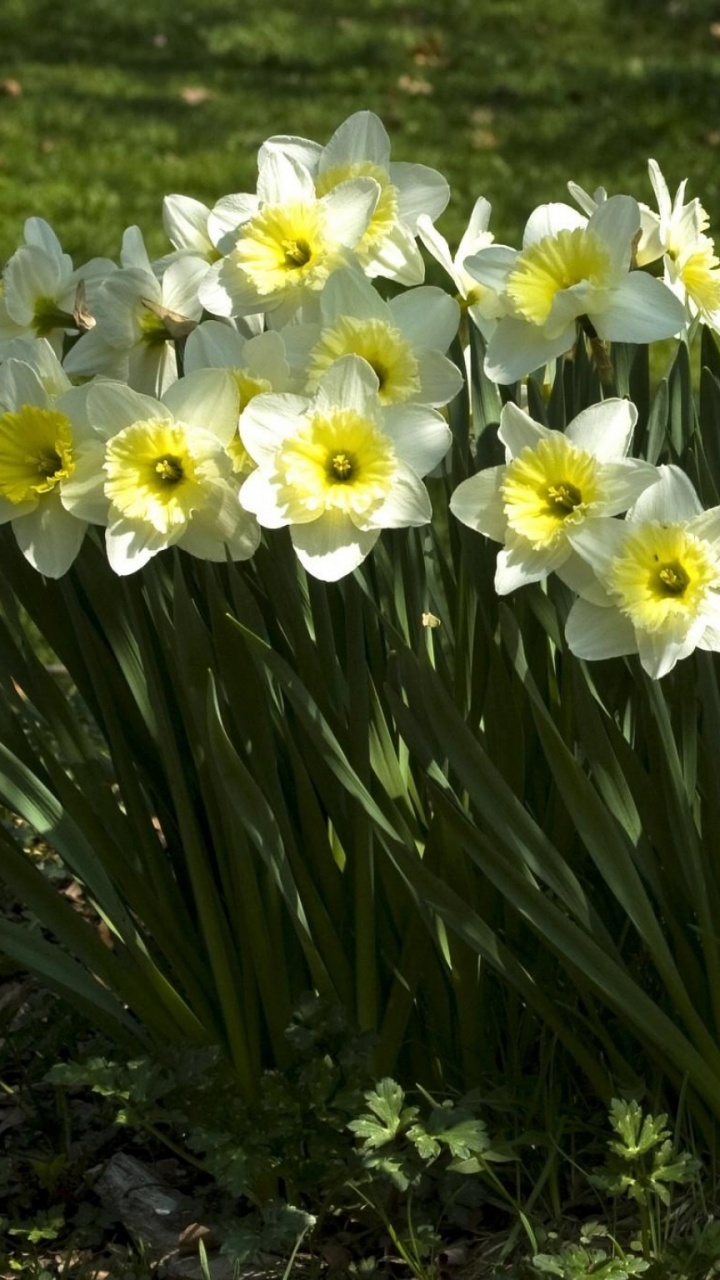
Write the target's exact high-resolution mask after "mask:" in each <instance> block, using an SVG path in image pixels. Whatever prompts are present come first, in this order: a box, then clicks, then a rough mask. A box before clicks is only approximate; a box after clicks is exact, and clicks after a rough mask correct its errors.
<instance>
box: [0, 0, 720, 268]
mask: <svg viewBox="0 0 720 1280" xmlns="http://www.w3.org/2000/svg"><path fill="white" fill-rule="evenodd" d="M0 81H3V85H4V90H5V91H4V92H3V93H2V95H1V96H0V208H1V209H2V218H1V219H0V257H1V258H2V260H4V259H5V258H6V257H7V256H8V255H9V254H10V253H11V252H12V251H13V249H14V248H15V246H16V245H17V243H18V242H19V241H20V239H21V237H22V225H23V221H24V219H25V218H26V217H27V216H29V215H30V214H39V215H42V216H43V217H46V218H47V219H48V220H49V221H50V222H51V223H52V224H53V226H54V227H55V228H56V230H57V231H58V234H59V235H60V237H61V239H62V242H63V246H64V247H65V248H66V249H67V250H68V251H69V252H70V253H72V254H73V255H74V256H75V257H76V258H77V259H82V258H84V257H88V256H91V255H92V254H96V253H102V254H108V255H110V256H112V257H117V253H118V249H119V242H120V237H121V234H122V231H123V229H124V227H125V226H127V225H129V224H131V223H137V224H139V226H140V227H141V228H142V230H143V232H144V233H145V235H146V238H147V241H148V244H149V247H150V250H151V252H153V253H157V254H159V253H161V252H164V251H165V249H166V248H167V244H166V241H165V238H164V235H163V232H162V227H161V222H160V208H161V200H162V196H163V195H164V194H165V193H166V192H170V191H178V192H183V193H186V194H190V195H194V196H196V197H198V198H199V199H202V200H204V201H206V202H207V203H210V204H212V203H213V202H214V201H215V200H216V199H217V198H218V197H219V196H221V195H224V194H227V193H229V192H234V191H243V190H254V186H255V172H256V168H255V155H256V151H257V147H258V145H259V144H260V143H261V142H262V141H263V139H264V138H266V137H267V136H268V135H270V134H272V133H278V132H283V133H285V132H288V133H299V134H302V135H304V136H308V137H313V138H315V139H317V140H318V141H324V140H326V139H327V138H328V137H329V136H330V134H331V133H332V131H333V130H334V128H335V127H336V126H337V125H338V124H339V123H340V122H341V121H342V120H343V119H344V118H345V117H346V116H348V115H349V114H350V113H351V112H353V111H356V110H359V109H361V108H365V107H367V108H371V109H372V110H374V111H376V112H377V113H378V114H379V115H380V116H381V117H382V119H383V120H384V122H385V124H386V126H387V128H388V130H389V131H390V133H391V136H392V140H393V156H394V158H395V159H401V160H416V161H422V162H424V163H426V164H429V165H433V166H434V167H436V168H438V169H440V170H442V172H443V173H445V174H446V176H447V177H448V179H449V181H450V184H451V187H452V192H453V195H452V202H451V205H450V208H449V210H448V211H447V213H446V214H445V215H444V217H443V220H442V222H441V228H442V230H443V231H444V232H445V234H446V235H448V237H449V238H450V239H451V240H454V239H456V238H457V237H458V236H459V235H460V233H461V231H462V230H463V228H464V226H465V223H466V221H467V218H468V215H469V213H470V209H471V207H472V203H473V201H474V200H475V198H476V197H477V196H479V195H484V196H486V197H487V198H488V199H489V200H490V201H491V203H492V204H493V220H492V224H491V225H492V227H493V229H494V230H495V233H496V236H497V238H498V239H500V240H502V241H509V242H511V243H512V242H515V241H516V240H517V238H518V236H519V235H520V232H521V230H522V227H523V225H524V222H525V219H526V218H527V215H528V213H529V212H530V210H531V209H532V208H533V207H534V205H536V204H537V203H540V202H542V201H546V200H562V199H564V198H565V183H566V181H567V179H568V178H574V179H575V180H576V181H579V182H581V183H582V184H584V185H586V186H588V187H590V188H593V187H594V186H595V185H597V184H598V183H603V184H605V185H607V186H608V188H609V189H610V190H611V191H619V190H623V191H631V192H632V193H633V194H636V195H637V196H638V198H640V199H646V200H650V199H651V191H650V187H649V183H648V179H647V168H646V165H647V158H648V156H654V157H655V158H656V159H657V160H658V161H659V163H660V165H661V167H662V168H663V170H664V172H665V173H666V175H667V177H668V180H669V182H670V184H671V186H672V187H673V188H674V186H675V185H676V184H677V183H678V182H679V181H680V179H681V178H683V177H686V176H688V177H689V178H690V180H691V181H690V193H691V194H697V195H699V196H700V197H701V199H702V200H703V202H704V203H705V205H706V207H707V208H708V210H709V212H710V214H711V217H712V220H713V224H714V225H715V226H717V222H718V218H717V215H718V213H719V212H720V3H716V2H713V3H711V2H710V0H632V2H631V0H424V3H417V4H414V3H409V2H408V0H357V2H356V3H355V4H352V3H350V2H349V0H292V3H287V2H280V3H273V2H272V0H126V2H125V3H124V4H123V3H121V2H120V0H82V2H81V0H64V3H59V2H58V0H2V3H1V5H0ZM8 81H10V82H13V81H14V82H17V83H16V85H13V84H12V83H10V85H9V86H8ZM18 87H19V88H20V90H21V92H19V93H18V92H17V88H18ZM8 89H9V90H10V91H9V92H8ZM13 89H14V90H15V92H13ZM188 89H189V90H197V89H200V90H204V91H206V95H207V96H205V97H204V99H203V100H202V101H199V102H197V101H196V102H195V103H194V104H193V103H192V102H188V101H186V100H185V97H184V96H183V95H184V94H185V93H186V91H187V90H188ZM200 96H201V97H202V95H200Z"/></svg>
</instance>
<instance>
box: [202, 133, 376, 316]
mask: <svg viewBox="0 0 720 1280" xmlns="http://www.w3.org/2000/svg"><path fill="white" fill-rule="evenodd" d="M379 195H380V187H379V185H378V183H377V182H375V180H374V179H373V178H372V177H360V178H358V179H354V178H352V177H349V178H348V180H347V181H345V182H341V183H339V184H338V185H335V186H333V188H332V190H330V191H328V192H327V194H325V195H322V196H318V194H317V192H316V190H315V183H314V181H313V178H312V176H311V174H310V173H309V172H308V170H307V169H306V168H304V167H303V165H302V164H301V163H300V162H299V161H297V160H295V159H294V158H293V157H291V156H287V155H285V154H284V153H283V152H281V151H269V152H268V153H267V155H265V156H264V157H263V159H262V162H261V166H260V172H259V174H258V191H257V196H226V197H225V198H224V199H223V200H220V201H219V202H218V204H217V205H216V206H215V208H214V209H213V211H212V213H211V215H210V218H209V220H208V230H209V232H210V234H211V235H212V236H213V238H214V241H215V243H216V245H217V247H218V249H219V250H220V252H221V253H222V254H223V255H224V256H223V257H222V259H221V261H220V262H218V263H216V264H215V266H213V267H211V269H210V271H209V272H208V274H207V277H206V279H205V280H204V281H203V283H202V285H201V287H200V291H199V296H200V300H201V302H202V304H203V306H204V307H205V308H206V309H207V310H208V311H210V312H211V313H212V314H213V315H217V316H249V315H253V314H255V313H257V312H265V313H270V314H271V316H272V323H273V325H274V327H276V328H279V327H281V326H282V325H283V324H284V323H286V322H287V321H288V320H290V319H292V318H293V317H295V316H296V314H297V312H298V311H299V309H300V308H307V307H310V308H311V309H314V310H315V311H317V297H318V295H319V293H320V291H321V290H322V289H323V288H324V286H325V283H326V281H327V280H328V278H329V277H330V275H331V274H332V272H333V271H336V270H337V269H338V267H340V266H343V265H345V264H348V263H350V262H352V261H353V254H352V250H353V249H354V247H355V246H356V245H357V243H358V241H359V240H360V238H361V236H362V235H363V234H364V233H365V231H366V229H367V226H368V223H369V221H370V218H371V216H372V213H373V211H374V209H375V207H376V205H377V202H378V197H379ZM313 318H314V317H313Z"/></svg>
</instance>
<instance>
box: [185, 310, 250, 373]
mask: <svg viewBox="0 0 720 1280" xmlns="http://www.w3.org/2000/svg"><path fill="white" fill-rule="evenodd" d="M247 341H248V339H247V338H244V337H243V336H242V335H241V334H239V333H238V331H237V329H236V328H235V326H234V325H232V324H223V323H222V322H221V321H220V320H203V322H202V324H199V325H198V326H197V328H196V329H193V331H192V333H191V334H190V335H189V336H188V340H187V342H186V343H185V356H184V361H183V364H184V368H185V373H186V374H188V373H193V372H194V371H195V370H196V369H213V368H215V369H236V368H239V367H241V366H242V365H243V364H244V363H245V360H244V355H243V353H244V351H245V344H246V342H247Z"/></svg>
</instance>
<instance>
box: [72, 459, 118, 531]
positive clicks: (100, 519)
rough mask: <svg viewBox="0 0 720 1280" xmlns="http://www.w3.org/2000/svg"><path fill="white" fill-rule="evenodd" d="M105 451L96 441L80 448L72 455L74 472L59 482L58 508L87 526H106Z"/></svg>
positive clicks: (107, 504)
mask: <svg viewBox="0 0 720 1280" xmlns="http://www.w3.org/2000/svg"><path fill="white" fill-rule="evenodd" d="M104 460H105V448H104V445H102V444H101V443H100V441H96V442H95V443H94V444H88V445H85V446H84V447H82V448H80V449H79V450H78V451H77V453H76V454H75V468H74V470H73V473H72V475H71V476H70V477H69V479H68V480H64V481H63V485H62V490H61V494H60V496H61V500H62V504H63V506H64V507H65V509H66V510H67V511H70V512H71V513H72V515H73V516H75V517H76V518H77V519H78V520H86V521H88V522H89V523H90V524H102V525H104V524H107V521H108V511H109V506H110V504H109V502H108V500H107V498H106V497H105V472H104V471H103V462H104Z"/></svg>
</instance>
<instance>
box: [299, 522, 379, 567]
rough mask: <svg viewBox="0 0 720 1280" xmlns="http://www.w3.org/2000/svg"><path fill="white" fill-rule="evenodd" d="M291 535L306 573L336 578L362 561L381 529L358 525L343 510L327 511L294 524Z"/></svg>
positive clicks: (373, 544)
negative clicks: (316, 518)
mask: <svg viewBox="0 0 720 1280" xmlns="http://www.w3.org/2000/svg"><path fill="white" fill-rule="evenodd" d="M290 537H291V538H292V542H293V546H294V548H295V551H296V552H297V556H298V559H299V561H300V563H301V564H302V565H303V567H304V568H305V569H307V572H308V573H310V574H312V576H313V577H314V578H320V580H321V581H322V582H337V581H338V579H340V578H344V577H345V576H346V574H348V573H352V571H353V569H357V567H358V566H359V565H361V564H362V562H363V560H364V559H365V557H366V556H367V555H368V554H369V552H370V551H372V548H373V547H374V546H375V543H376V542H377V540H378V538H379V537H380V530H379V529H369V530H363V529H358V528H357V525H355V524H353V522H352V520H351V519H350V517H349V516H347V515H345V514H344V512H341V511H328V512H326V513H325V514H324V515H323V516H321V517H320V518H319V519H318V520H313V521H312V522H311V523H308V524H302V525H293V526H292V527H291V529H290Z"/></svg>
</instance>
